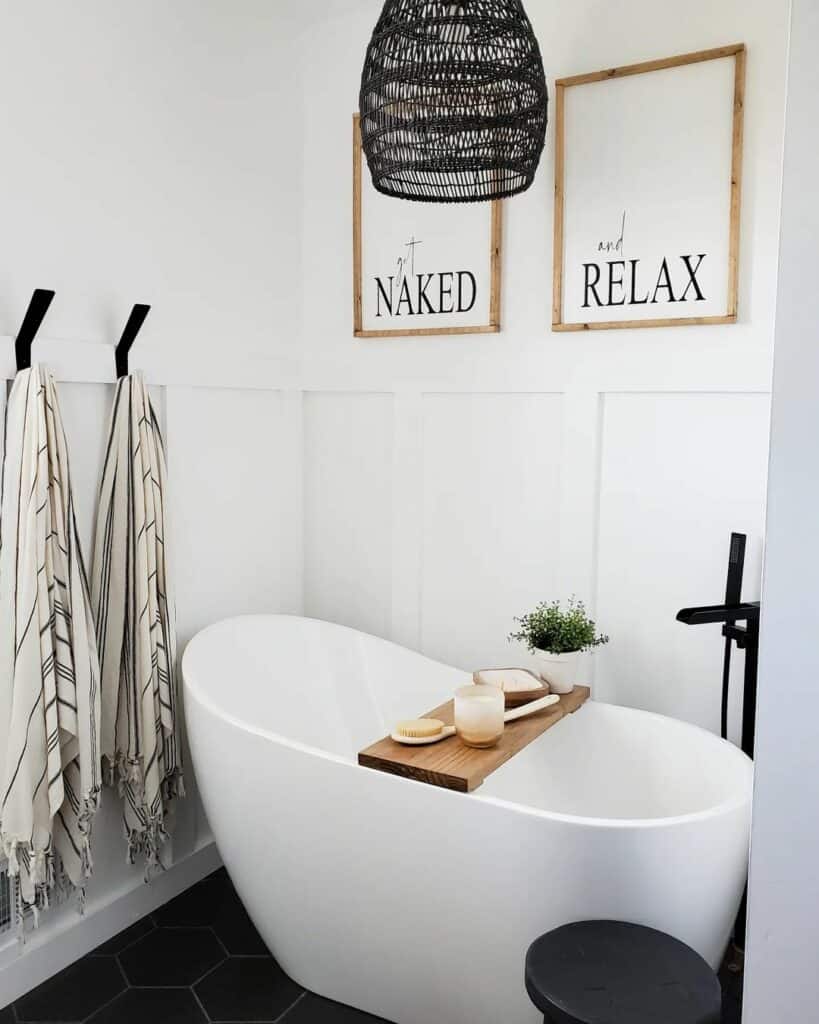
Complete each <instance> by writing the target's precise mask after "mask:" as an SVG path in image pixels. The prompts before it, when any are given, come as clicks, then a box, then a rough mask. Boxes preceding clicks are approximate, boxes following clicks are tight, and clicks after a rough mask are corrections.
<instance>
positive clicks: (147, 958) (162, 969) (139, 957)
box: [97, 928, 225, 988]
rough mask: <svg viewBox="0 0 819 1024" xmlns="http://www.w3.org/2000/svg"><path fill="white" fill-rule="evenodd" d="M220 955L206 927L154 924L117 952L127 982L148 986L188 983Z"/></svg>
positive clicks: (217, 960)
mask: <svg viewBox="0 0 819 1024" xmlns="http://www.w3.org/2000/svg"><path fill="white" fill-rule="evenodd" d="M224 958H225V951H224V950H223V949H222V947H221V945H220V944H219V941H218V940H217V938H216V936H215V935H214V934H213V932H212V931H211V930H210V928H157V929H156V930H155V931H152V932H150V933H149V934H148V935H146V936H145V937H144V938H142V939H140V940H139V941H138V942H135V943H134V945H133V946H129V947H128V949H126V950H125V952H124V953H121V954H120V957H119V962H120V963H121V964H122V969H123V970H124V971H125V975H126V977H127V978H128V982H129V984H131V985H134V986H140V987H141V986H145V987H148V988H151V987H155V986H161V985H172V986H174V985H192V984H193V983H194V982H195V981H198V980H199V979H200V978H201V977H202V976H203V975H204V974H206V973H207V972H208V971H209V970H211V968H213V967H215V966H216V965H217V964H218V963H220V962H221V961H222V960H224ZM97 959H102V958H100V957H98V958H97Z"/></svg>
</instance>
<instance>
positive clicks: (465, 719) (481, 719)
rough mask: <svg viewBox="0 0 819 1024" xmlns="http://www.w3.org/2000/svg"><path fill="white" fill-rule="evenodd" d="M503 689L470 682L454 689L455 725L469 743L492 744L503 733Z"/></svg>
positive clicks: (468, 744) (467, 743)
mask: <svg viewBox="0 0 819 1024" xmlns="http://www.w3.org/2000/svg"><path fill="white" fill-rule="evenodd" d="M503 712H504V696H503V690H500V689H498V687H496V686H483V685H481V684H473V685H472V686H462V687H460V689H458V690H456V691H455V728H456V729H457V730H458V735H459V736H460V737H461V739H462V740H463V742H464V743H466V745H467V746H468V747H492V746H494V745H495V744H496V743H497V742H498V740H499V739H500V738H501V736H502V735H503Z"/></svg>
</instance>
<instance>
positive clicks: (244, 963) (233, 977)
mask: <svg viewBox="0 0 819 1024" xmlns="http://www.w3.org/2000/svg"><path fill="white" fill-rule="evenodd" d="M194 990H195V992H196V994H197V996H198V997H199V1000H200V1002H201V1003H202V1005H203V1006H204V1008H205V1012H206V1013H207V1015H208V1017H210V1019H211V1020H212V1021H214V1022H218V1021H274V1020H276V1019H277V1018H278V1017H280V1016H281V1015H282V1014H283V1013H284V1012H285V1010H287V1009H288V1007H290V1006H292V1005H293V1003H294V1002H295V1001H296V1000H297V999H298V997H299V996H300V995H301V992H302V989H301V987H300V986H299V985H297V984H296V983H295V982H294V981H291V980H290V978H288V977H287V975H286V974H285V973H284V971H283V970H282V969H281V967H279V965H278V964H277V963H276V961H275V960H274V959H273V958H272V957H260V956H253V957H241V956H239V957H231V958H230V959H229V960H226V961H225V962H224V963H223V964H222V965H221V966H220V967H217V968H216V970H215V971H212V972H211V973H210V974H209V975H208V976H207V978H204V979H203V980H202V981H201V982H199V984H198V985H196V986H195V989H194Z"/></svg>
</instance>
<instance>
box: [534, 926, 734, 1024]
mask: <svg viewBox="0 0 819 1024" xmlns="http://www.w3.org/2000/svg"><path fill="white" fill-rule="evenodd" d="M526 990H527V992H528V993H529V996H530V998H531V1000H532V1002H533V1003H534V1004H535V1006H536V1007H537V1008H538V1009H539V1010H540V1011H541V1013H543V1014H544V1015H545V1016H544V1018H543V1019H544V1024H719V1022H720V1016H721V1006H722V994H721V990H720V985H719V981H718V980H717V976H716V975H715V974H714V972H713V971H712V970H711V968H710V967H709V966H708V964H707V963H706V962H705V961H704V960H703V959H702V957H701V956H700V955H699V954H698V953H695V952H694V950H693V949H691V948H690V947H689V946H686V945H685V943H683V942H680V941H678V940H677V939H672V938H671V936H670V935H665V934H664V933H663V932H658V931H655V930H654V929H653V928H644V927H643V926H642V925H638V924H626V923H625V922H623V921H579V922H578V923H577V924H567V925H564V926H563V927H562V928H556V929H555V930H554V931H552V932H547V933H546V934H545V935H541V936H540V938H539V939H536V940H535V941H534V942H533V943H532V945H531V946H530V947H529V952H528V953H527V954H526Z"/></svg>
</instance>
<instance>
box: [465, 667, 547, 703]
mask: <svg viewBox="0 0 819 1024" xmlns="http://www.w3.org/2000/svg"><path fill="white" fill-rule="evenodd" d="M511 671H512V669H508V668H500V669H480V670H479V671H477V672H473V673H472V682H473V683H482V682H483V680H482V679H481V674H482V672H511ZM514 671H515V672H525V673H526V675H527V676H531V677H532V680H533V683H534V684H535V685H533V686H532V689H531V690H504V691H503V702H504V707H507V708H519V707H520V706H521V704H528V703H529V701H532V700H537V699H538V698H539V697H546V696H547V695H548V694H549V693H550V692H551V691H550V689H549V684H548V683H544V682H541V681H540V680H539V679H538V677H537V676H536V675H535V674H534V672H530V671H529V669H528V668H516V669H515V670H514ZM490 685H491V684H490Z"/></svg>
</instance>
